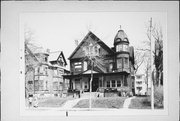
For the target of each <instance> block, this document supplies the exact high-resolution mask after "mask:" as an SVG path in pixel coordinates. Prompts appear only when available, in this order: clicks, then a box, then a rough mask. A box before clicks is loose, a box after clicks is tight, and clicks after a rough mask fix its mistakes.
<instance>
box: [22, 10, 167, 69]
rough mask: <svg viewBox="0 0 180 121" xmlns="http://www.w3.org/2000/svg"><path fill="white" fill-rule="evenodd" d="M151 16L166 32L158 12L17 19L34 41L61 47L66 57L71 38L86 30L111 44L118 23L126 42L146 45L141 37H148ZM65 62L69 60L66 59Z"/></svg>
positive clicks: (34, 15) (72, 43)
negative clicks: (126, 39)
mask: <svg viewBox="0 0 180 121" xmlns="http://www.w3.org/2000/svg"><path fill="white" fill-rule="evenodd" d="M151 17H152V23H153V25H155V24H156V25H159V26H161V27H162V31H163V35H166V31H167V30H166V23H167V22H166V21H167V18H166V14H165V13H162V12H61V13H26V14H24V15H23V17H22V18H21V19H22V22H23V24H24V27H26V28H30V29H31V30H32V31H33V33H34V36H35V42H36V43H37V44H39V45H40V46H42V47H43V48H48V49H50V51H63V53H64V55H65V58H66V59H67V58H68V57H69V56H70V55H71V53H72V52H73V51H74V49H75V47H76V44H75V40H78V42H79V43H80V42H81V41H82V39H83V38H84V37H85V35H86V34H87V33H88V31H89V30H90V31H92V32H93V33H94V34H95V35H96V36H97V37H99V38H100V39H101V40H102V41H103V42H104V43H105V44H107V45H108V46H109V47H113V43H114V37H115V35H116V34H117V31H118V30H119V29H120V26H121V29H123V30H124V31H125V33H126V34H127V36H128V39H129V42H130V46H134V48H135V49H136V48H146V47H147V46H145V45H144V44H143V41H147V40H148V38H147V35H146V32H147V27H148V26H149V23H150V22H149V21H150V18H151ZM163 37H164V39H166V36H163ZM67 62H68V64H69V60H67ZM68 67H69V66H68ZM141 70H143V69H141Z"/></svg>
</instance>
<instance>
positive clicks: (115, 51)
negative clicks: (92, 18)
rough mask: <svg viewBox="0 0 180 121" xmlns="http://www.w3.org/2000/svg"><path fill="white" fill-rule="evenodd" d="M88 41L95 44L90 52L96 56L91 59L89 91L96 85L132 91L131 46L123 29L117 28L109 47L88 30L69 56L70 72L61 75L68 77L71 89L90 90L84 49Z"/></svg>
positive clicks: (88, 67)
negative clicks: (112, 44) (91, 79)
mask: <svg viewBox="0 0 180 121" xmlns="http://www.w3.org/2000/svg"><path fill="white" fill-rule="evenodd" d="M91 44H92V45H94V46H93V49H92V50H91V52H92V53H94V55H96V56H95V57H96V58H98V59H99V60H94V61H95V62H94V66H93V71H92V72H93V81H92V91H93V92H95V91H96V90H97V89H98V88H115V89H118V90H121V89H123V88H126V89H127V88H128V89H129V90H131V91H133V90H134V48H133V47H132V46H129V39H128V37H127V35H126V33H125V32H124V31H123V30H119V31H118V32H117V34H116V36H115V38H114V47H112V48H109V47H108V46H107V45H106V44H105V43H104V42H103V41H101V40H100V39H99V38H98V37H97V36H96V35H95V34H93V33H92V32H91V31H89V33H88V34H87V35H86V36H85V38H84V39H83V40H82V41H81V43H80V44H79V45H78V46H77V47H76V49H75V50H74V52H73V53H72V54H71V55H70V57H69V60H70V71H71V75H65V76H64V77H65V78H68V79H70V89H72V90H74V89H76V90H81V91H85V92H86V91H89V88H90V78H91V66H90V61H89V59H87V54H86V53H87V51H85V50H89V49H90V46H89V45H91Z"/></svg>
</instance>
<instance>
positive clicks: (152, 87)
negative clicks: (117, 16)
mask: <svg viewBox="0 0 180 121" xmlns="http://www.w3.org/2000/svg"><path fill="white" fill-rule="evenodd" d="M151 29H152V18H150V37H149V39H150V64H151V66H150V78H151V109H154V84H153V79H152V65H153V61H152V40H151V34H152V31H151Z"/></svg>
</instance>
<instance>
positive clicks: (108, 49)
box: [68, 31, 114, 60]
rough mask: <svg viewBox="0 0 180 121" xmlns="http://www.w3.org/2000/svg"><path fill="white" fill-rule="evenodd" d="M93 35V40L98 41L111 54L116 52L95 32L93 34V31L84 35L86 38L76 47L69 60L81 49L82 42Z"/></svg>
mask: <svg viewBox="0 0 180 121" xmlns="http://www.w3.org/2000/svg"><path fill="white" fill-rule="evenodd" d="M91 35H93V38H92V39H93V40H94V41H97V43H98V44H99V45H100V46H101V47H102V48H104V49H105V50H106V51H108V52H109V53H110V54H114V51H113V50H111V49H110V48H109V47H108V46H107V45H106V44H105V43H104V42H103V41H101V40H100V39H99V38H98V37H97V36H96V35H95V34H93V33H92V32H91V31H89V32H88V34H87V35H86V36H85V37H84V39H83V40H82V41H81V43H80V44H79V45H78V46H77V47H76V49H75V50H74V51H73V53H72V54H71V55H70V56H69V58H68V59H69V60H70V59H72V57H73V56H74V55H75V53H76V52H77V51H78V50H79V49H80V47H81V46H82V44H83V43H84V42H85V41H86V40H87V38H88V36H91Z"/></svg>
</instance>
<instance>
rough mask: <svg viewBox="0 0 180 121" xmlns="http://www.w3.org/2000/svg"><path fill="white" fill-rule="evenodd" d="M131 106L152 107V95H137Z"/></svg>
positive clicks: (136, 107)
mask: <svg viewBox="0 0 180 121" xmlns="http://www.w3.org/2000/svg"><path fill="white" fill-rule="evenodd" d="M129 108H132V109H150V108H151V102H150V97H136V98H134V99H132V100H131V104H130V105H129Z"/></svg>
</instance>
